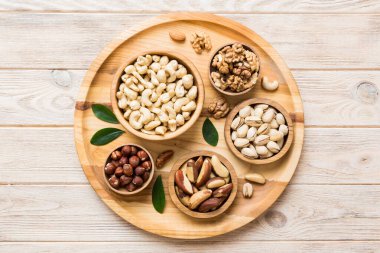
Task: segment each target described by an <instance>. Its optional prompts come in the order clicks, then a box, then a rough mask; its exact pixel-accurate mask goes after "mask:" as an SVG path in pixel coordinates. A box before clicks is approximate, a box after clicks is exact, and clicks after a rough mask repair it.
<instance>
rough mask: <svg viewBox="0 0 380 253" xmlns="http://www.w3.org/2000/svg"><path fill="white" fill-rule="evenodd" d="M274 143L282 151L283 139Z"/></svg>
mask: <svg viewBox="0 0 380 253" xmlns="http://www.w3.org/2000/svg"><path fill="white" fill-rule="evenodd" d="M276 143H277V144H278V146H279V147H280V149H282V147H283V146H284V138H281V139H280V140H278V141H276Z"/></svg>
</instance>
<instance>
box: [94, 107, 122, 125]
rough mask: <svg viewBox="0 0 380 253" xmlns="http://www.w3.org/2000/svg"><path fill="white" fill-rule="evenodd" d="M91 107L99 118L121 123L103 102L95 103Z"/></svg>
mask: <svg viewBox="0 0 380 253" xmlns="http://www.w3.org/2000/svg"><path fill="white" fill-rule="evenodd" d="M91 108H92V111H93V112H94V114H95V116H96V117H97V118H98V119H100V120H103V121H105V122H108V123H113V124H118V123H119V121H118V120H117V118H116V116H115V114H113V112H112V111H111V110H110V109H109V108H108V107H107V106H105V105H101V104H93V105H92V106H91Z"/></svg>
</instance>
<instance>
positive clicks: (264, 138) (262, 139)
mask: <svg viewBox="0 0 380 253" xmlns="http://www.w3.org/2000/svg"><path fill="white" fill-rule="evenodd" d="M269 138H270V137H269V135H265V134H262V135H259V136H257V137H256V138H255V140H254V143H255V145H257V146H262V145H265V144H267V143H268V142H269Z"/></svg>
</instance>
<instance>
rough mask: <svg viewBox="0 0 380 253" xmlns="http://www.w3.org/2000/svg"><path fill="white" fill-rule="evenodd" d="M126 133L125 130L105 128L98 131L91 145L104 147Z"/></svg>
mask: <svg viewBox="0 0 380 253" xmlns="http://www.w3.org/2000/svg"><path fill="white" fill-rule="evenodd" d="M123 133H124V131H123V130H120V129H117V128H103V129H100V130H99V131H97V132H96V133H95V134H94V135H93V136H92V138H91V144H92V145H95V146H102V145H106V144H108V143H110V142H111V141H113V140H115V139H116V138H117V137H119V136H120V135H122V134H123Z"/></svg>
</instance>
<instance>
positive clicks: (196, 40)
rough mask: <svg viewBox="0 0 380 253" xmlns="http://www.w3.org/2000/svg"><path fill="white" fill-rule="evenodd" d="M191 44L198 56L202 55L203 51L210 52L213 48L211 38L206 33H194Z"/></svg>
mask: <svg viewBox="0 0 380 253" xmlns="http://www.w3.org/2000/svg"><path fill="white" fill-rule="evenodd" d="M190 43H191V46H192V47H193V49H194V51H195V52H196V53H197V54H201V53H202V52H203V50H206V51H207V52H208V51H210V50H211V48H212V45H211V39H210V36H208V35H207V34H206V33H203V34H200V33H192V34H191V40H190Z"/></svg>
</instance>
